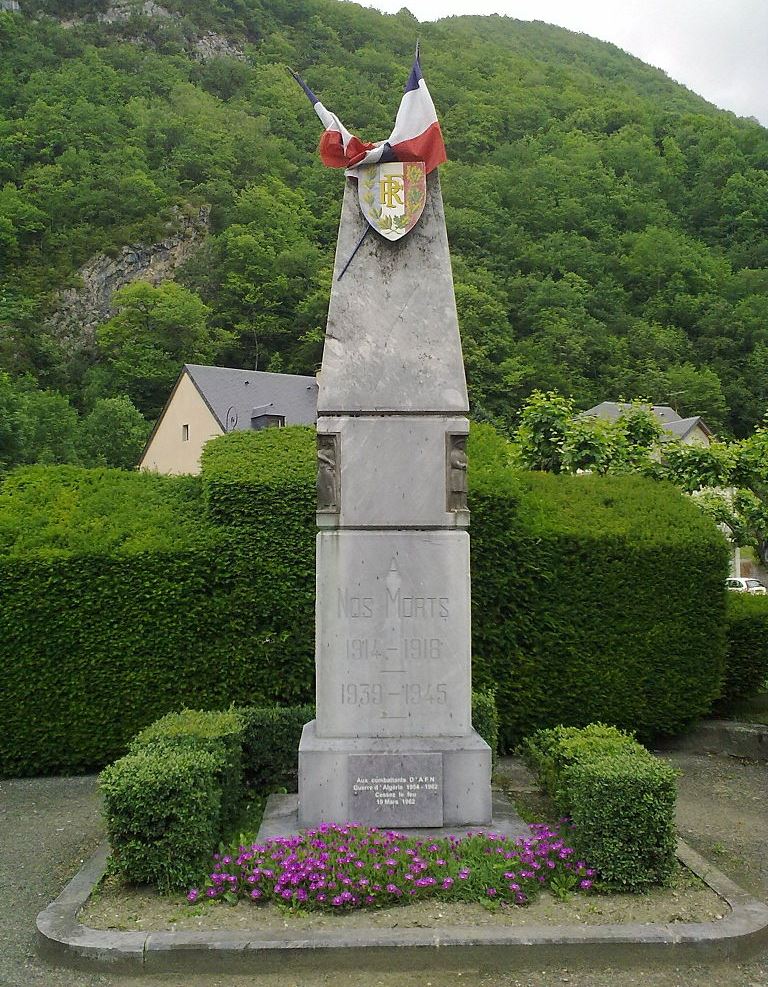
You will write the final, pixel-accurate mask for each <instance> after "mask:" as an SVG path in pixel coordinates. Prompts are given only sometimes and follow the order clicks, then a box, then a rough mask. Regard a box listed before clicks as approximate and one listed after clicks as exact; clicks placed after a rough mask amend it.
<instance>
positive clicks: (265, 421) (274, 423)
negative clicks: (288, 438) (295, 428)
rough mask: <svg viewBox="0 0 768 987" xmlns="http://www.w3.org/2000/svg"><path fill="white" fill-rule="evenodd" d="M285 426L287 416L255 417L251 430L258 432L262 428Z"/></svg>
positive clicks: (252, 420) (252, 419) (252, 418)
mask: <svg viewBox="0 0 768 987" xmlns="http://www.w3.org/2000/svg"><path fill="white" fill-rule="evenodd" d="M284 425H285V415H253V416H252V417H251V428H253V429H255V430H256V431H257V432H258V431H261V429H262V428H283V426H284Z"/></svg>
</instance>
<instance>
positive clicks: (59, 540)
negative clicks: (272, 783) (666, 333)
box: [0, 426, 727, 774]
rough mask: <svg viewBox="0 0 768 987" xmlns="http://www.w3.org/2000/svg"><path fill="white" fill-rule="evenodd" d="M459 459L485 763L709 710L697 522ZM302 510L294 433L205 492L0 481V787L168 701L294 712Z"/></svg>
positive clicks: (95, 760)
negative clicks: (576, 737) (590, 725)
mask: <svg viewBox="0 0 768 987" xmlns="http://www.w3.org/2000/svg"><path fill="white" fill-rule="evenodd" d="M469 452H470V507H471V509H472V527H471V535H472V579H473V612H472V627H473V650H474V656H473V679H474V684H475V687H476V688H479V689H480V690H484V689H488V688H491V689H493V690H494V691H495V693H496V700H497V704H498V708H499V715H500V743H501V745H502V747H508V746H510V745H512V744H514V743H516V742H517V741H518V740H519V739H520V738H522V737H523V736H525V735H526V734H527V733H530V732H531V730H532V729H534V728H536V727H539V726H546V725H552V724H554V723H558V722H566V723H572V724H576V725H582V724H584V723H587V722H589V721H590V720H594V719H605V720H610V721H611V722H613V723H616V724H618V725H620V726H624V727H631V728H634V729H637V730H638V732H639V733H640V735H641V736H643V737H646V736H650V735H651V734H653V733H656V732H665V733H675V732H678V731H680V730H682V729H684V728H685V727H686V726H687V725H688V724H689V723H690V722H691V721H693V720H695V719H696V718H697V717H699V716H701V715H702V714H703V713H705V712H706V711H707V710H708V709H709V707H710V705H711V703H712V701H713V700H714V698H715V697H716V696H717V695H718V693H719V690H720V679H721V675H722V663H723V655H724V648H725V639H724V631H723V620H724V607H725V589H724V578H725V574H726V566H727V551H726V546H725V541H724V539H723V538H722V536H721V535H720V534H719V532H718V531H717V530H716V529H715V527H714V525H712V524H711V522H709V521H708V519H706V518H705V517H704V516H703V515H702V514H701V513H700V512H699V511H698V510H697V508H696V507H695V505H694V504H692V503H690V502H689V501H688V500H687V499H686V498H684V497H682V496H680V495H679V494H678V493H677V492H676V491H675V490H674V489H673V488H671V487H667V486H665V485H663V484H656V483H652V482H651V481H643V480H641V479H638V478H636V477H596V476H595V477H591V476H584V477H557V476H546V475H539V474H519V473H516V472H515V471H514V470H512V469H511V468H510V466H509V454H508V446H507V444H506V443H505V442H504V440H503V439H501V438H500V437H499V436H498V435H497V434H496V433H495V432H493V430H492V429H490V428H489V427H488V426H473V432H472V435H471V436H470V450H469ZM314 502H315V489H314V434H313V430H312V429H310V428H302V427H291V428H286V429H268V430H265V431H262V432H239V433H232V434H229V435H225V436H222V437H221V438H218V439H215V440H214V441H213V442H211V443H209V444H208V446H207V447H206V450H205V452H204V454H203V475H202V478H201V479H200V478H188V477H183V478H179V477H159V476H152V475H145V474H132V473H125V472H120V471H117V470H81V469H80V470H78V469H75V468H73V467H34V468H25V469H23V470H19V471H16V472H15V473H12V474H11V475H10V476H9V478H8V479H7V480H6V481H5V482H4V484H3V486H2V487H1V488H0V664H1V665H2V667H3V670H4V682H3V685H4V689H3V690H2V692H0V717H1V718H2V722H3V730H2V731H0V773H3V774H45V773H51V772H55V771H78V770H85V769H89V768H93V767H100V766H101V765H102V764H104V763H105V762H106V761H108V760H110V759H111V758H114V757H116V756H118V755H119V754H121V753H122V752H123V751H124V750H125V748H126V745H127V744H128V742H129V740H130V738H131V737H132V736H133V735H134V734H135V733H137V731H138V730H140V729H141V728H142V727H144V726H146V725H147V724H148V723H150V722H151V721H152V720H153V719H156V718H157V717H158V716H161V715H163V714H164V713H167V712H169V711H172V710H179V709H180V708H182V707H184V706H187V707H193V708H208V709H211V708H214V709H215V708H218V709H221V708H225V707H227V706H228V705H229V704H230V703H232V702H237V703H242V702H243V700H244V699H246V700H247V701H248V702H250V703H252V704H253V705H257V706H263V705H273V704H276V703H278V704H281V705H286V706H294V705H298V704H301V703H306V702H309V701H311V699H312V697H313V694H314V644H313V638H314V592H315V575H314V542H315V530H316V529H315V521H314ZM53 697H55V701H52V699H53ZM42 706H44V707H45V712H44V715H42V714H41V708H42Z"/></svg>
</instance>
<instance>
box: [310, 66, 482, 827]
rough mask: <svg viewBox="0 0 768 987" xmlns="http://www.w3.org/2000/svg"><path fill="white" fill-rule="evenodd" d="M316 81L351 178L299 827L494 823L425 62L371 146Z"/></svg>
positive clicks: (461, 389) (436, 145)
mask: <svg viewBox="0 0 768 987" xmlns="http://www.w3.org/2000/svg"><path fill="white" fill-rule="evenodd" d="M299 81H300V80H299ZM304 88H305V92H307V95H308V96H309V97H310V99H311V100H312V101H313V103H314V104H315V109H316V110H317V112H318V115H319V116H320V117H321V119H322V120H323V122H324V123H325V124H326V132H325V134H324V135H323V140H321V148H320V150H321V156H323V160H324V161H325V162H326V163H327V164H328V163H330V164H334V165H347V166H348V170H347V176H348V177H347V179H346V188H345V192H344V201H343V206H342V213H341V222H340V228H339V236H338V243H337V248H336V260H335V267H334V275H333V286H332V291H331V301H330V310H329V315H328V324H327V330H326V335H325V346H324V351H323V360H322V369H321V372H320V374H319V377H318V382H319V396H318V422H317V453H318V506H317V525H318V529H319V531H318V535H317V598H316V645H315V648H316V652H315V654H316V676H317V688H316V694H317V716H316V719H315V720H313V721H312V722H311V723H308V724H307V725H306V726H305V728H304V731H303V735H302V738H301V743H300V747H299V796H298V820H297V821H298V825H299V826H300V827H306V826H310V825H315V824H318V823H321V822H343V821H350V820H351V821H355V822H359V823H364V824H369V825H380V826H387V827H400V828H419V827H429V828H439V827H443V826H458V827H460V826H463V825H473V824H478V825H482V824H489V823H490V822H491V751H490V749H489V747H488V745H487V744H486V743H485V741H484V740H483V739H482V738H481V737H480V736H479V735H478V734H477V733H476V732H475V730H474V729H473V728H472V719H471V624H470V574H469V551H470V539H469V533H468V530H467V529H468V527H469V511H468V510H467V456H466V444H467V434H468V431H469V422H468V419H467V414H468V411H469V405H468V399H467V387H466V381H465V375H464V365H463V360H462V352H461V341H460V337H459V327H458V320H457V315H456V304H455V299H454V291H453V279H452V275H451V264H450V257H449V251H448V240H447V236H446V229H445V217H444V213H443V204H442V197H441V193H440V182H439V177H438V172H437V165H438V164H439V163H441V162H442V161H444V160H445V152H444V146H443V143H442V137H441V136H440V131H439V124H438V123H437V117H436V115H435V113H434V106H433V104H432V101H431V98H430V97H429V94H428V92H427V90H426V87H425V85H424V83H423V79H422V78H421V72H420V69H419V63H418V56H417V60H416V62H415V64H414V70H413V72H412V73H411V78H410V79H409V83H408V86H406V92H405V96H404V97H403V102H402V104H401V107H400V111H399V113H398V117H397V121H396V124H395V130H394V131H393V134H392V136H391V137H390V139H389V141H388V142H382V143H379V144H376V145H371V144H368V145H363V143H362V142H361V141H359V140H358V139H357V138H354V137H352V136H351V135H350V134H349V132H348V131H346V130H345V128H344V127H343V125H341V124H340V122H339V121H338V118H337V117H335V116H334V115H333V114H330V113H328V111H327V110H325V108H324V107H323V106H322V104H319V101H318V100H317V98H316V97H315V96H314V94H313V93H311V91H310V90H308V88H307V87H306V86H304ZM353 154H356V155H357V157H356V158H352V159H351V156H352V155H353ZM334 156H335V157H334ZM393 158H395V160H393ZM398 158H399V160H398ZM350 159H351V164H350ZM352 165H354V167H353V166H352Z"/></svg>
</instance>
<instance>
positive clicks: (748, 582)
mask: <svg viewBox="0 0 768 987" xmlns="http://www.w3.org/2000/svg"><path fill="white" fill-rule="evenodd" d="M725 588H726V589H732V590H733V591H734V592H735V593H756V594H758V596H765V594H766V593H768V590H766V588H765V586H763V584H762V583H761V582H760V580H759V579H742V578H740V577H739V578H737V577H735V576H734V577H732V578H731V579H726V581H725Z"/></svg>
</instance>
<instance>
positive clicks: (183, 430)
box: [181, 425, 189, 442]
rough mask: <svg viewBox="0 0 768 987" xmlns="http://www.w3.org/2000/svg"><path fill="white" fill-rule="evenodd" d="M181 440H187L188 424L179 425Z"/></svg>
mask: <svg viewBox="0 0 768 987" xmlns="http://www.w3.org/2000/svg"><path fill="white" fill-rule="evenodd" d="M181 441H182V442H189V425H182V426H181Z"/></svg>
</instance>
